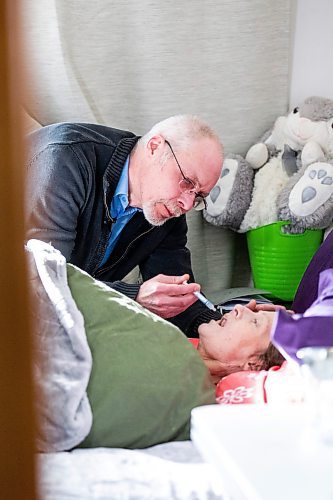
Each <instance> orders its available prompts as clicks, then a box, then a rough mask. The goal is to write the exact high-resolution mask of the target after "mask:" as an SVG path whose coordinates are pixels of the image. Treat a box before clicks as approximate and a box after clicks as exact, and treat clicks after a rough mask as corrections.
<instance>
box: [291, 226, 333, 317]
mask: <svg viewBox="0 0 333 500" xmlns="http://www.w3.org/2000/svg"><path fill="white" fill-rule="evenodd" d="M329 268H333V230H332V231H331V232H330V233H329V235H328V236H327V238H326V239H325V241H324V242H323V243H322V244H321V245H320V247H319V249H318V250H317V252H316V253H315V255H314V256H313V258H312V260H311V262H310V264H309V265H308V267H307V269H306V271H305V273H304V276H303V278H302V280H301V282H300V284H299V287H298V289H297V292H296V295H295V298H294V302H293V303H292V306H291V309H292V310H293V311H295V312H296V313H304V312H305V311H306V310H307V309H308V308H309V307H310V306H311V304H312V303H313V302H314V301H315V300H316V298H317V290H318V280H319V274H320V273H321V271H324V270H325V269H329Z"/></svg>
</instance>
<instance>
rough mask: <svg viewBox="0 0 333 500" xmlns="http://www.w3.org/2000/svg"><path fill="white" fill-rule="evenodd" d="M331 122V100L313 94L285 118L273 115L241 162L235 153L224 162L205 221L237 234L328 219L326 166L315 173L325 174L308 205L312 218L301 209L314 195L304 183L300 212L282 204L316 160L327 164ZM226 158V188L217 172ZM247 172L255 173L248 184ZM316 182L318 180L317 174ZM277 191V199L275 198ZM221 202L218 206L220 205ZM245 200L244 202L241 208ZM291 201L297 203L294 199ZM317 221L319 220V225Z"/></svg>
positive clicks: (299, 227)
mask: <svg viewBox="0 0 333 500" xmlns="http://www.w3.org/2000/svg"><path fill="white" fill-rule="evenodd" d="M332 123H333V101H332V100H330V99H326V98H323V97H316V96H314V97H309V98H308V99H306V100H305V101H304V102H303V103H302V104H301V105H300V106H299V107H297V108H294V109H293V110H292V111H291V112H290V113H288V114H287V115H286V116H280V117H278V118H277V120H276V121H275V123H274V126H273V128H272V129H270V130H268V131H267V132H266V133H265V134H264V136H263V137H262V139H261V140H260V141H259V142H258V143H256V144H255V145H253V146H252V147H251V148H250V149H249V151H248V152H247V154H246V157H245V160H244V159H243V158H242V157H240V156H235V155H234V156H233V157H232V155H230V156H228V157H227V158H226V160H225V161H224V164H223V169H222V175H221V178H220V180H219V181H218V190H215V188H213V190H212V191H211V193H210V196H209V197H208V206H207V211H206V212H204V217H205V219H206V220H207V221H208V222H211V223H214V224H216V225H221V226H226V227H230V228H231V229H234V230H236V231H239V232H246V231H248V230H250V229H254V228H256V227H260V226H263V225H266V224H270V223H273V222H276V221H277V220H286V219H289V218H290V219H291V222H292V225H293V229H292V230H291V232H293V231H294V232H300V231H303V229H304V228H306V227H309V228H310V227H319V226H320V224H321V225H323V224H327V222H328V219H329V218H330V215H329V214H330V207H331V194H332V191H333V186H331V184H328V183H329V182H330V181H329V179H330V177H331V175H330V172H331V164H330V163H329V162H328V165H329V166H327V168H326V167H325V168H323V169H322V168H319V170H323V171H326V172H327V173H328V175H326V174H325V175H324V176H323V177H324V178H325V179H326V180H325V184H322V186H325V188H323V187H322V188H321V189H316V195H315V198H316V203H314V202H312V205H313V206H315V205H316V206H317V208H316V209H315V210H316V215H315V216H314V217H312V216H311V214H309V213H308V210H305V209H304V206H305V207H309V206H310V205H306V204H307V203H308V202H307V201H306V200H309V197H311V196H312V195H313V193H314V191H313V190H312V189H311V185H308V184H309V183H307V186H308V189H307V191H306V193H305V194H304V195H303V198H302V195H301V199H303V202H302V207H303V208H302V209H301V210H300V209H299V208H297V209H296V212H294V209H293V205H291V207H289V205H288V204H289V201H290V200H291V198H292V199H294V198H295V196H296V197H297V196H299V193H298V190H299V189H301V187H298V188H297V189H296V183H298V184H297V185H298V186H302V185H303V183H304V182H305V181H302V180H301V179H302V178H303V176H307V175H308V174H309V172H312V171H316V172H317V170H316V169H317V167H316V166H315V167H314V169H310V170H309V171H307V170H306V169H307V167H308V166H310V165H311V164H315V163H318V162H323V163H326V162H327V160H330V159H331V158H333V128H332ZM231 159H232V160H233V178H232V179H231V177H230V181H231V182H230V181H229V183H228V184H227V183H226V182H225V181H226V178H227V175H226V174H225V175H224V174H223V171H224V170H226V171H228V170H229V171H230V168H229V167H228V165H229V164H230V161H231ZM235 161H236V163H235ZM250 169H254V171H256V173H255V176H254V181H253V177H252V178H251V175H250V173H249V170H250ZM325 169H326V170H325ZM241 171H246V179H245V182H243V179H242V175H243V174H242V173H241ZM317 173H318V172H317ZM311 175H314V174H313V173H312V174H311ZM320 175H322V172H320ZM316 179H317V180H318V176H317V177H316ZM311 180H312V184H313V183H314V182H316V180H315V178H314V177H313V178H312V179H311ZM320 182H321V181H319V183H320ZM294 186H295V189H294V190H293V188H294ZM224 190H225V191H226V192H225V193H224ZM292 190H293V194H292V196H291V198H290V196H289V193H290V192H291V191H292ZM248 191H249V192H250V198H249V196H248V194H249V193H248ZM282 192H283V195H281V197H279V194H280V193H282ZM310 192H311V193H312V195H311V194H310ZM222 198H223V202H221V201H220V200H222ZM278 198H279V201H278ZM249 199H250V202H249V204H248V205H247V207H246V204H247V203H248V201H249ZM297 203H298V204H299V200H298V201H297ZM288 207H289V208H288ZM320 207H321V208H320ZM319 208H320V210H319V211H318V209H319ZM219 210H220V212H219ZM244 212H245V215H244V218H243V219H242V221H241V224H240V225H239V219H240V217H241V215H242V214H243V213H244ZM305 213H306V214H307V215H306V216H305V215H304V214H305ZM302 214H303V215H302ZM304 217H306V219H305V218H304ZM319 219H321V220H322V222H321V223H320V222H319Z"/></svg>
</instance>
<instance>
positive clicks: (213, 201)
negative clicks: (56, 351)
mask: <svg viewBox="0 0 333 500" xmlns="http://www.w3.org/2000/svg"><path fill="white" fill-rule="evenodd" d="M253 178H254V171H253V168H252V167H251V166H250V165H249V163H248V162H247V161H246V160H244V158H242V157H241V156H240V155H233V154H230V155H228V157H227V158H225V160H224V162H223V167H222V172H221V176H220V179H219V180H218V181H217V183H216V184H215V186H214V187H213V189H212V190H211V192H210V193H209V196H208V197H207V198H206V202H207V209H206V210H204V218H205V219H206V220H207V222H210V223H211V224H213V225H214V226H222V227H228V228H230V229H233V230H234V231H237V230H238V229H239V227H240V225H241V222H242V220H243V218H244V215H245V213H246V211H247V209H248V207H249V205H250V203H251V192H252V187H253Z"/></svg>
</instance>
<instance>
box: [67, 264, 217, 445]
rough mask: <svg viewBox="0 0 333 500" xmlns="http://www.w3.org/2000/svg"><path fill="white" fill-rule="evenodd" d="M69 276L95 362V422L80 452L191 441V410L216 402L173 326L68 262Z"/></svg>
mask: <svg viewBox="0 0 333 500" xmlns="http://www.w3.org/2000/svg"><path fill="white" fill-rule="evenodd" d="M67 275H68V276H67V277H68V284H69V287H70V289H71V292H72V295H73V298H74V300H75V301H76V304H77V306H78V308H79V309H80V311H81V313H82V314H83V317H84V321H85V329H86V334H87V339H88V344H89V347H90V349H91V353H92V357H93V367H92V372H91V376H90V380H89V384H88V388H87V393H88V397H89V401H90V404H91V408H92V413H93V423H92V427H91V430H90V433H89V434H88V436H87V437H86V438H85V439H84V441H83V442H82V443H81V444H80V447H84V448H86V447H97V446H110V447H122V448H145V447H148V446H153V445H155V444H158V443H163V442H167V441H173V440H185V439H189V437H190V414H191V410H192V408H194V407H196V406H200V405H204V404H213V403H215V395H214V393H215V391H214V386H213V384H212V382H211V379H210V375H209V372H208V370H207V368H206V366H205V365H204V363H203V361H202V359H201V358H200V356H199V354H198V353H197V351H196V350H195V349H194V348H193V346H192V345H191V344H190V342H189V341H188V339H187V338H186V337H185V336H184V335H183V333H182V332H181V331H180V330H179V329H178V328H177V327H175V326H174V325H172V324H171V323H169V322H167V321H165V320H163V319H162V318H160V317H158V316H156V315H155V314H153V313H151V312H149V311H148V310H146V309H144V308H143V307H141V306H140V305H139V304H138V303H136V302H135V301H133V300H131V299H129V298H128V297H126V296H125V295H123V294H121V293H120V292H117V291H115V290H113V289H111V288H109V287H107V286H106V285H104V284H103V283H101V282H98V281H96V280H94V279H93V278H92V277H91V276H89V275H88V274H86V273H85V272H83V271H81V270H79V269H78V268H76V267H75V266H73V265H71V264H68V265H67Z"/></svg>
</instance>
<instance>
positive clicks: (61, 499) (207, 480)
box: [38, 441, 223, 500]
mask: <svg viewBox="0 0 333 500" xmlns="http://www.w3.org/2000/svg"><path fill="white" fill-rule="evenodd" d="M38 464H39V472H40V473H39V477H40V479H39V482H40V490H41V498H42V499H43V500H70V499H71V500H72V499H80V500H88V499H89V500H91V499H98V500H106V499H107V500H129V499H130V500H142V499H144V500H146V499H151V500H164V499H165V500H221V499H222V498H223V495H222V490H221V485H220V483H219V480H218V479H217V478H216V476H215V472H214V470H213V469H212V468H211V466H210V465H209V464H207V463H205V462H204V461H203V459H202V458H201V456H200V455H199V453H198V451H197V450H196V448H195V447H194V445H193V444H192V442H190V441H183V442H172V443H166V444H162V445H158V446H154V447H152V448H147V449H144V450H125V449H118V448H109V449H108V448H95V449H77V450H74V451H71V452H59V453H47V454H40V455H39V456H38Z"/></svg>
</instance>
